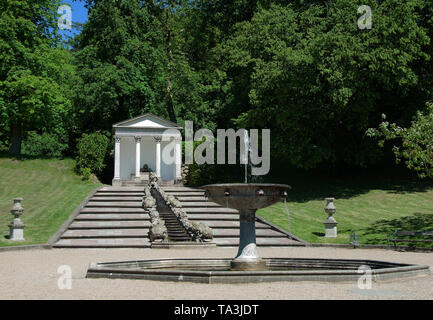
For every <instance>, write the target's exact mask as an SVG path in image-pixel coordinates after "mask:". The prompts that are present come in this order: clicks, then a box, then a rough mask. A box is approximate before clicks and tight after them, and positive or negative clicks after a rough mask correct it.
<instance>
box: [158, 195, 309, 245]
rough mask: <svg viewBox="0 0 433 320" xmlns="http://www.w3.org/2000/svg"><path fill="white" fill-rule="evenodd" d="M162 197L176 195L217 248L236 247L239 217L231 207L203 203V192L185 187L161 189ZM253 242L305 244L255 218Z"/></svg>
mask: <svg viewBox="0 0 433 320" xmlns="http://www.w3.org/2000/svg"><path fill="white" fill-rule="evenodd" d="M163 190H164V191H165V192H166V194H171V195H174V196H176V197H177V198H178V199H179V201H180V202H181V203H182V207H183V208H184V209H185V211H186V212H187V214H188V219H189V220H191V221H197V222H203V223H205V224H207V225H208V226H209V227H210V228H211V229H212V231H213V236H214V239H213V242H215V243H216V244H217V246H238V244H239V214H238V211H237V210H235V209H231V208H224V207H222V206H220V205H219V204H217V203H215V202H211V201H208V200H206V198H205V197H204V190H201V189H195V188H188V187H169V186H167V187H163ZM256 242H257V245H258V246H259V247H264V246H272V247H274V246H304V245H305V243H304V242H303V241H302V240H300V239H298V238H296V237H294V236H292V235H289V234H287V233H286V232H285V231H283V230H281V229H279V228H278V227H276V226H273V225H272V224H270V223H269V222H267V221H265V220H264V219H261V218H260V217H257V218H256Z"/></svg>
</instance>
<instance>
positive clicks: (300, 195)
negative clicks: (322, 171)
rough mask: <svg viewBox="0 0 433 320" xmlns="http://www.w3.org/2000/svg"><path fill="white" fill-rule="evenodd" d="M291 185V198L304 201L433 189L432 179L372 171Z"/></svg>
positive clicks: (313, 178) (311, 178)
mask: <svg viewBox="0 0 433 320" xmlns="http://www.w3.org/2000/svg"><path fill="white" fill-rule="evenodd" d="M288 184H290V185H291V186H292V190H291V191H290V192H289V193H288V196H287V200H288V201H292V202H301V203H302V202H308V201H311V200H323V199H324V198H327V197H333V198H336V199H349V198H352V197H356V196H359V195H362V194H366V193H368V192H370V191H371V190H383V191H385V192H388V193H394V194H406V193H413V192H426V191H428V190H431V189H433V181H432V180H427V179H426V180H421V179H419V178H416V177H391V178H390V177H379V176H375V175H372V174H369V175H363V176H359V175H356V176H352V177H345V178H340V179H337V178H315V177H310V178H305V179H300V180H298V179H293V180H292V181H291V182H290V181H289V182H288Z"/></svg>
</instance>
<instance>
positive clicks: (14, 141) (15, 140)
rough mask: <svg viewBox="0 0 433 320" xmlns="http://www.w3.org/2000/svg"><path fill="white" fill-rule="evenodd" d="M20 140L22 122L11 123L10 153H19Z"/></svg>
mask: <svg viewBox="0 0 433 320" xmlns="http://www.w3.org/2000/svg"><path fill="white" fill-rule="evenodd" d="M21 141H22V124H21V123H14V124H12V125H11V146H10V148H9V152H10V153H11V154H15V155H19V154H21Z"/></svg>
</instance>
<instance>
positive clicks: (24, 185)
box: [0, 157, 101, 246]
mask: <svg viewBox="0 0 433 320" xmlns="http://www.w3.org/2000/svg"><path fill="white" fill-rule="evenodd" d="M73 165H74V160H72V159H64V160H52V159H51V160H48V159H47V160H41V159H37V160H26V159H24V160H16V159H11V158H7V157H2V158H0V246H9V245H17V244H19V245H22V244H40V243H46V241H47V240H48V239H49V238H50V237H51V236H52V235H53V234H54V233H55V232H56V231H57V230H58V229H59V227H60V226H61V225H62V224H63V223H64V222H65V220H66V219H67V218H68V217H69V215H70V214H71V213H72V212H73V211H74V209H75V208H76V207H77V206H78V205H79V204H80V203H81V202H82V201H83V200H84V199H85V198H86V196H87V195H88V194H89V193H90V192H91V191H92V190H93V189H95V188H96V187H98V186H99V185H101V184H100V183H99V182H84V181H82V180H81V179H80V177H78V176H77V175H75V173H74V172H73V170H72V168H73ZM15 197H22V198H24V200H23V202H22V204H23V207H24V214H23V215H22V216H21V220H22V221H23V222H24V223H25V224H26V228H25V229H24V237H25V239H26V240H25V241H20V242H16V241H10V240H8V239H7V238H6V236H7V235H8V234H9V228H8V224H9V223H10V222H11V221H12V215H11V213H10V209H11V207H12V203H13V201H12V199H13V198H15Z"/></svg>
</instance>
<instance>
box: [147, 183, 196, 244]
mask: <svg viewBox="0 0 433 320" xmlns="http://www.w3.org/2000/svg"><path fill="white" fill-rule="evenodd" d="M152 196H153V197H154V198H155V199H156V204H157V208H156V209H157V210H158V213H159V217H160V218H161V219H162V220H164V223H165V226H166V227H167V232H168V240H169V241H170V242H172V241H173V242H191V241H192V239H191V237H190V236H189V235H188V233H187V232H186V231H185V229H184V228H183V227H182V225H181V224H180V223H179V220H177V218H176V216H175V215H174V213H173V212H172V211H171V209H170V207H169V206H167V204H166V203H165V201H164V199H163V198H162V197H161V195H160V194H159V192H158V191H155V190H152Z"/></svg>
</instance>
